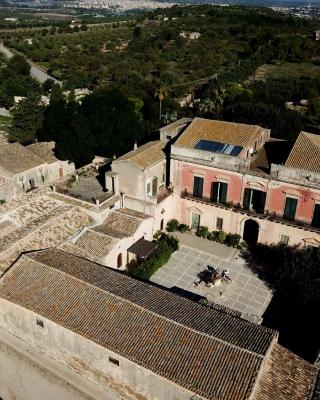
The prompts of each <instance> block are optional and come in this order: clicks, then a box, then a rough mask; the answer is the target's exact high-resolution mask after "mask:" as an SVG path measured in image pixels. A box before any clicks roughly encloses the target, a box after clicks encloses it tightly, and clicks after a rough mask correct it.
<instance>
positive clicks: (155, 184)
mask: <svg viewBox="0 0 320 400" xmlns="http://www.w3.org/2000/svg"><path fill="white" fill-rule="evenodd" d="M157 192H158V178H154V179H153V181H152V196H155V195H156V194H157Z"/></svg>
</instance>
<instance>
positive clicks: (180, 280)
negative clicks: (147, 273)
mask: <svg viewBox="0 0 320 400" xmlns="http://www.w3.org/2000/svg"><path fill="white" fill-rule="evenodd" d="M177 236H178V235H177ZM178 238H179V240H180V249H179V250H178V251H176V252H175V253H174V254H173V255H172V256H171V258H170V260H169V261H168V263H167V264H165V265H164V266H163V267H162V268H161V269H160V270H158V271H157V272H156V273H155V274H154V275H153V276H152V277H151V279H150V280H151V281H152V282H154V283H157V284H159V285H162V286H165V287H167V288H173V287H177V288H181V289H184V290H187V291H189V292H192V293H195V294H198V295H201V296H204V297H207V299H208V300H210V301H213V302H215V303H218V304H221V305H224V306H227V307H230V308H232V309H234V310H237V311H240V312H241V313H242V314H249V316H248V317H249V318H250V316H252V317H253V318H252V319H253V320H255V318H254V316H256V317H258V318H256V320H259V319H260V317H261V316H262V315H263V313H264V311H265V310H266V308H267V307H268V305H269V303H270V301H271V299H272V292H271V290H270V289H269V288H268V287H267V286H266V285H265V283H264V282H263V281H262V280H261V279H260V278H259V277H258V276H257V275H255V274H254V273H253V272H252V270H251V269H250V268H249V267H248V266H247V265H246V262H245V260H243V259H242V258H241V257H240V255H239V252H238V251H236V250H235V249H233V248H230V247H227V246H224V245H221V244H220V243H216V242H212V241H208V240H205V239H201V238H198V237H196V236H193V235H190V234H183V235H181V234H179V236H178ZM201 242H202V243H201ZM186 243H187V245H186ZM190 245H192V246H190ZM204 250H205V251H204ZM207 265H211V266H213V267H215V268H216V269H218V270H219V272H220V273H221V272H222V271H223V270H224V269H227V270H229V272H230V278H231V280H232V282H230V283H227V284H224V285H221V286H218V287H216V286H213V287H206V286H205V285H204V284H203V283H202V284H200V285H198V286H196V285H195V284H194V282H195V281H198V277H197V275H198V273H199V272H201V271H203V270H205V269H206V267H207Z"/></svg>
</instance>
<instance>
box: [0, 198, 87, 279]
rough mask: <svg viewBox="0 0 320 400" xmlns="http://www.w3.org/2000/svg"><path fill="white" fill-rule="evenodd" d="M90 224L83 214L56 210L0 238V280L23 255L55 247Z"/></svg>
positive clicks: (67, 207)
mask: <svg viewBox="0 0 320 400" xmlns="http://www.w3.org/2000/svg"><path fill="white" fill-rule="evenodd" d="M93 222H94V221H93V220H92V218H91V217H89V216H88V215H87V214H86V213H85V212H84V211H83V210H81V209H79V208H76V207H74V208H71V207H69V206H59V207H56V208H55V209H54V210H52V211H51V212H49V213H47V214H44V215H42V216H40V217H38V218H36V219H35V220H33V221H31V222H29V223H28V224H26V225H24V226H21V227H19V228H16V229H15V230H14V231H12V232H10V233H9V234H8V235H6V236H4V237H2V238H1V242H0V276H1V275H2V274H3V272H4V271H5V270H6V269H7V268H8V267H9V266H10V265H11V264H12V263H13V262H14V261H15V260H16V259H17V257H19V255H20V254H21V253H23V252H25V251H31V250H38V249H44V248H47V247H50V246H58V245H59V244H61V243H62V242H64V241H66V240H67V239H68V238H69V237H70V236H71V235H73V234H75V233H76V232H78V231H79V230H81V229H82V228H83V227H84V226H88V225H91V224H93Z"/></svg>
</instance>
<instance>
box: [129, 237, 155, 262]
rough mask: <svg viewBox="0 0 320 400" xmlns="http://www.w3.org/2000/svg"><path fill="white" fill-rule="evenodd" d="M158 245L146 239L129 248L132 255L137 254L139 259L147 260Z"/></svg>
mask: <svg viewBox="0 0 320 400" xmlns="http://www.w3.org/2000/svg"><path fill="white" fill-rule="evenodd" d="M156 247H157V243H156V242H150V241H149V240H145V239H144V238H141V239H139V240H138V241H137V242H136V243H134V244H133V245H132V246H131V247H129V248H128V251H129V252H130V253H133V254H136V255H137V256H139V257H143V258H146V257H148V256H150V254H151V253H152V252H153V251H154V250H155V249H156Z"/></svg>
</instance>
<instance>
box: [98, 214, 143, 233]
mask: <svg viewBox="0 0 320 400" xmlns="http://www.w3.org/2000/svg"><path fill="white" fill-rule="evenodd" d="M126 210H127V209H122V210H121V211H118V210H117V211H113V212H111V213H110V214H109V215H108V216H107V218H106V219H105V220H104V222H103V223H102V224H101V225H99V226H97V227H95V228H93V230H94V231H96V232H100V233H103V234H104V235H107V236H112V237H115V238H119V239H122V238H125V237H129V236H132V235H133V234H135V233H136V231H137V229H138V228H139V227H140V225H141V224H142V222H143V220H144V219H146V218H147V217H148V216H146V215H145V214H142V215H143V217H141V216H140V215H139V214H140V213H135V212H133V213H132V212H131V211H129V212H128V211H126ZM138 215H139V216H138Z"/></svg>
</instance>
